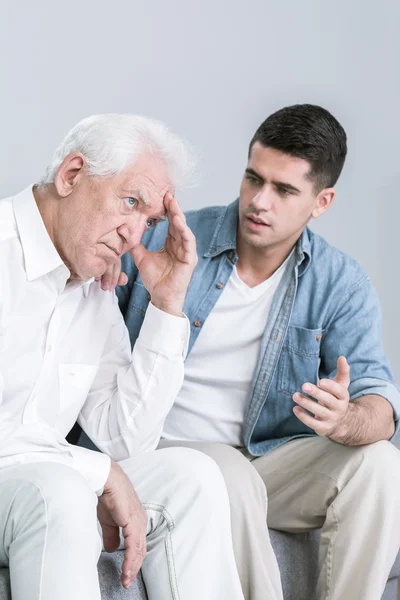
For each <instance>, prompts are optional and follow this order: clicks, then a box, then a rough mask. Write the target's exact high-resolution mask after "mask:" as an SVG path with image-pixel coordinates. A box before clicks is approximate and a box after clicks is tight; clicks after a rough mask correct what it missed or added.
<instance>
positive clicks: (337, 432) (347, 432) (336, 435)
mask: <svg viewBox="0 0 400 600" xmlns="http://www.w3.org/2000/svg"><path fill="white" fill-rule="evenodd" d="M355 410H356V406H355V405H354V404H353V403H352V402H350V403H349V405H348V407H347V411H346V414H345V416H344V417H343V419H342V421H341V422H340V423H339V424H338V425H337V427H335V429H334V430H333V431H332V433H331V435H329V436H328V437H329V439H331V440H332V441H333V442H337V443H338V444H344V445H348V443H349V439H350V438H351V429H352V427H351V424H352V422H353V413H354V411H355Z"/></svg>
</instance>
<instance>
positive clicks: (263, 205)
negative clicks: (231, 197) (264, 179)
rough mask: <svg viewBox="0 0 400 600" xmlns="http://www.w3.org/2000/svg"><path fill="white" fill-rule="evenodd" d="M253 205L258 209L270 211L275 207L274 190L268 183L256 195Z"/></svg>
mask: <svg viewBox="0 0 400 600" xmlns="http://www.w3.org/2000/svg"><path fill="white" fill-rule="evenodd" d="M252 205H253V207H254V208H255V209H256V210H257V211H260V212H262V211H269V210H271V209H272V207H273V192H272V189H271V188H270V187H269V186H268V185H264V186H263V187H262V188H261V189H260V190H259V191H258V192H257V194H256V195H255V196H254V198H253V200H252Z"/></svg>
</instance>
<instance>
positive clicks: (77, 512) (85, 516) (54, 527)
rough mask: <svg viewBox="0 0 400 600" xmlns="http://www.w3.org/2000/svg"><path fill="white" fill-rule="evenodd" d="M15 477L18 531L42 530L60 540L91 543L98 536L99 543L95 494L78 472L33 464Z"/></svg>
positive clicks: (63, 467)
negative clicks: (16, 480) (16, 483)
mask: <svg viewBox="0 0 400 600" xmlns="http://www.w3.org/2000/svg"><path fill="white" fill-rule="evenodd" d="M18 480H19V481H18V485H17V487H16V495H15V502H14V507H13V509H14V511H15V512H14V514H15V517H16V518H15V520H16V522H18V523H19V527H20V528H21V532H22V531H23V530H29V531H34V530H41V529H43V530H46V531H47V533H48V535H56V536H57V537H58V539H59V540H60V543H67V542H69V541H71V542H74V543H75V542H79V543H80V544H81V542H83V543H84V544H86V543H88V544H90V543H91V541H92V540H94V539H95V538H97V540H96V543H97V544H98V539H99V538H98V533H97V514H96V505H97V497H96V495H95V494H94V492H93V491H92V490H91V489H90V487H89V485H88V483H87V482H86V481H85V480H84V479H83V477H82V476H81V475H80V474H79V473H78V472H77V471H75V470H74V469H72V468H71V467H67V466H64V465H61V464H56V463H35V464H31V465H25V467H24V468H23V469H22V470H21V472H20V474H19V476H18ZM90 533H92V534H93V535H86V534H90Z"/></svg>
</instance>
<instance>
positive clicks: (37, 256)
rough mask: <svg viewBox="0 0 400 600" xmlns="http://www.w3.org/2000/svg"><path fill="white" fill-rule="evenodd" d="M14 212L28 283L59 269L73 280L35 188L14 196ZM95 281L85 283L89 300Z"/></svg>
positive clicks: (66, 277) (85, 292)
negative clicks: (35, 194) (57, 248)
mask: <svg viewBox="0 0 400 600" xmlns="http://www.w3.org/2000/svg"><path fill="white" fill-rule="evenodd" d="M13 209H14V216H15V221H16V224H17V228H18V233H19V238H20V241H21V246H22V252H23V255H24V263H25V272H26V277H27V280H28V281H34V280H35V279H38V278H39V277H43V275H47V274H49V273H51V272H52V271H55V270H56V269H59V270H60V272H61V271H62V268H63V270H64V273H65V281H66V280H67V279H68V278H69V276H70V271H69V269H68V268H67V266H66V265H65V264H64V263H63V260H62V258H61V256H60V255H59V254H58V252H57V250H56V248H55V246H54V244H53V242H52V240H51V238H50V236H49V234H48V232H47V229H46V227H45V224H44V222H43V219H42V216H41V214H40V212H39V209H38V206H37V204H36V200H35V197H34V195H33V186H32V185H30V186H29V187H27V188H26V189H25V190H24V191H23V192H21V193H20V194H18V195H17V196H14V198H13ZM60 267H61V268H60ZM64 273H63V274H64ZM92 281H93V278H92V279H90V280H89V281H82V283H81V285H82V286H83V292H84V294H85V296H86V297H87V295H88V293H89V286H90V284H91V283H92Z"/></svg>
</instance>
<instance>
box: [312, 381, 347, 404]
mask: <svg viewBox="0 0 400 600" xmlns="http://www.w3.org/2000/svg"><path fill="white" fill-rule="evenodd" d="M319 387H320V388H321V389H322V390H324V391H325V392H327V393H328V394H330V395H331V396H333V397H334V398H336V400H347V398H348V395H349V394H348V391H347V388H346V387H345V386H343V385H342V384H341V383H337V381H335V380H334V379H321V381H320V382H319Z"/></svg>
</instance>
